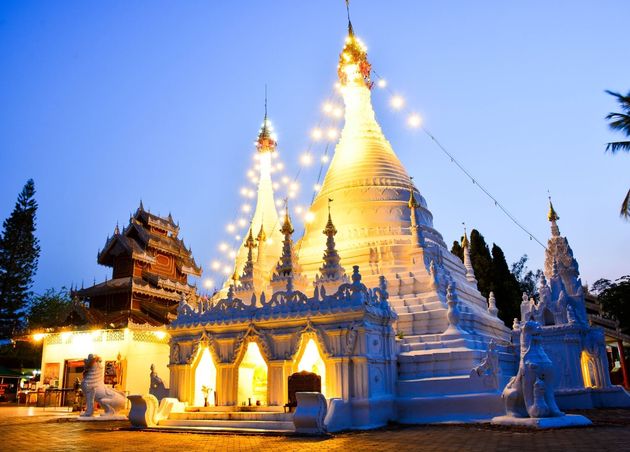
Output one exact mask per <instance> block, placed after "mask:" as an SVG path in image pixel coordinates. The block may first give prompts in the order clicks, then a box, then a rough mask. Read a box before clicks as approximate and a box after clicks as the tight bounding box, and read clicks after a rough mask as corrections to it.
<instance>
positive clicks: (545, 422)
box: [492, 414, 593, 429]
mask: <svg viewBox="0 0 630 452" xmlns="http://www.w3.org/2000/svg"><path fill="white" fill-rule="evenodd" d="M492 424H493V425H509V426H516V427H529V428H536V429H546V428H566V427H587V426H589V425H592V424H593V423H592V422H591V421H590V419H588V418H586V417H584V416H580V415H579V414H565V415H564V416H559V417H540V418H533V417H513V416H497V417H495V418H492Z"/></svg>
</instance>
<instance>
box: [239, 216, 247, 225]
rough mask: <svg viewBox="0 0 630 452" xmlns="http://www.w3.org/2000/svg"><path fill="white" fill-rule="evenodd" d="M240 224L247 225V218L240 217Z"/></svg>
mask: <svg viewBox="0 0 630 452" xmlns="http://www.w3.org/2000/svg"><path fill="white" fill-rule="evenodd" d="M238 225H239V226H240V227H245V226H246V225H247V220H246V219H245V218H239V220H238Z"/></svg>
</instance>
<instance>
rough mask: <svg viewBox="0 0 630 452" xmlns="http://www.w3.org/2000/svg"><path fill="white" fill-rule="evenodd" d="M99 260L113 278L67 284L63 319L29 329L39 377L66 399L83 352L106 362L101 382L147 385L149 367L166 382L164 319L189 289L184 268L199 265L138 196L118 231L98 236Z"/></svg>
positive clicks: (170, 224)
mask: <svg viewBox="0 0 630 452" xmlns="http://www.w3.org/2000/svg"><path fill="white" fill-rule="evenodd" d="M97 261H98V263H99V264H101V265H104V266H106V267H110V268H112V278H111V279H107V280H106V281H104V282H101V283H98V284H94V285H93V286H91V287H88V288H83V289H79V290H73V291H71V293H72V297H73V302H72V305H71V309H70V311H69V312H68V313H67V319H66V321H65V324H66V327H64V328H61V329H58V330H55V331H46V332H42V333H39V334H36V336H37V338H38V339H39V340H41V341H42V342H43V350H42V367H41V369H42V383H43V384H44V385H46V387H48V388H50V389H54V388H57V389H59V390H63V391H61V392H60V394H61V397H62V398H63V400H60V401H59V403H62V404H68V403H71V401H72V400H73V399H74V395H73V394H72V390H73V388H74V384H75V381H76V379H77V378H82V373H83V371H84V361H83V360H84V359H85V358H86V357H87V355H88V354H90V353H92V354H96V355H98V356H99V357H100V358H101V359H102V360H103V365H104V366H105V383H106V384H108V385H111V386H113V387H115V388H117V389H120V390H123V391H128V392H131V393H136V392H140V393H143V392H145V391H146V390H147V388H148V387H149V378H148V376H149V369H150V368H151V366H153V368H154V369H157V370H159V371H160V373H161V374H162V375H163V377H164V380H165V382H166V384H168V379H169V375H168V371H167V370H168V368H167V365H168V356H169V345H168V340H169V338H168V334H167V333H166V330H165V325H166V324H168V323H169V322H170V321H171V319H173V318H175V315H176V314H177V307H178V305H179V302H180V300H181V298H182V297H184V296H191V297H196V296H197V295H196V288H195V286H193V285H191V284H189V283H188V277H189V276H200V275H201V268H200V267H199V266H198V265H197V264H196V263H195V260H194V259H193V257H192V252H191V250H190V249H189V248H187V247H186V245H185V244H184V241H183V240H182V239H181V238H180V237H179V226H178V225H177V224H176V223H175V222H174V221H173V218H172V217H171V215H168V216H167V217H160V216H158V215H155V214H153V213H151V212H149V211H148V210H145V208H144V206H143V205H142V202H141V203H140V206H139V207H138V209H137V210H136V212H135V213H134V214H133V215H132V216H131V218H130V219H129V224H128V225H127V226H126V227H125V228H123V230H122V231H121V230H120V229H119V227H118V225H116V227H115V229H114V234H113V235H112V236H111V237H108V238H107V240H106V241H105V246H104V248H103V249H102V250H101V251H99V253H98V256H97Z"/></svg>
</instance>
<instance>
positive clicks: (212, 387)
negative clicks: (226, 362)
mask: <svg viewBox="0 0 630 452" xmlns="http://www.w3.org/2000/svg"><path fill="white" fill-rule="evenodd" d="M216 389H217V368H216V366H215V365H214V360H213V359H212V355H211V354H210V350H209V349H208V347H204V348H203V349H201V351H200V352H199V357H198V360H197V367H196V368H195V393H194V398H193V405H194V406H204V401H205V397H206V394H205V392H206V390H207V397H208V405H209V406H212V405H214V394H215V391H216Z"/></svg>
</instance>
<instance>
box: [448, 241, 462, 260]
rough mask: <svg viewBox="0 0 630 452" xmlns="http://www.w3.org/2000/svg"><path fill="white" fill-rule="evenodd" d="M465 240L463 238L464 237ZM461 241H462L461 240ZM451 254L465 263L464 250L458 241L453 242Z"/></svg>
mask: <svg viewBox="0 0 630 452" xmlns="http://www.w3.org/2000/svg"><path fill="white" fill-rule="evenodd" d="M462 239H463V237H462ZM460 240H461V239H460ZM451 253H453V254H454V255H455V256H457V257H459V259H460V260H461V261H462V262H464V248H462V246H461V245H460V244H459V242H458V241H457V240H455V241H454V242H453V246H452V248H451Z"/></svg>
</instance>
